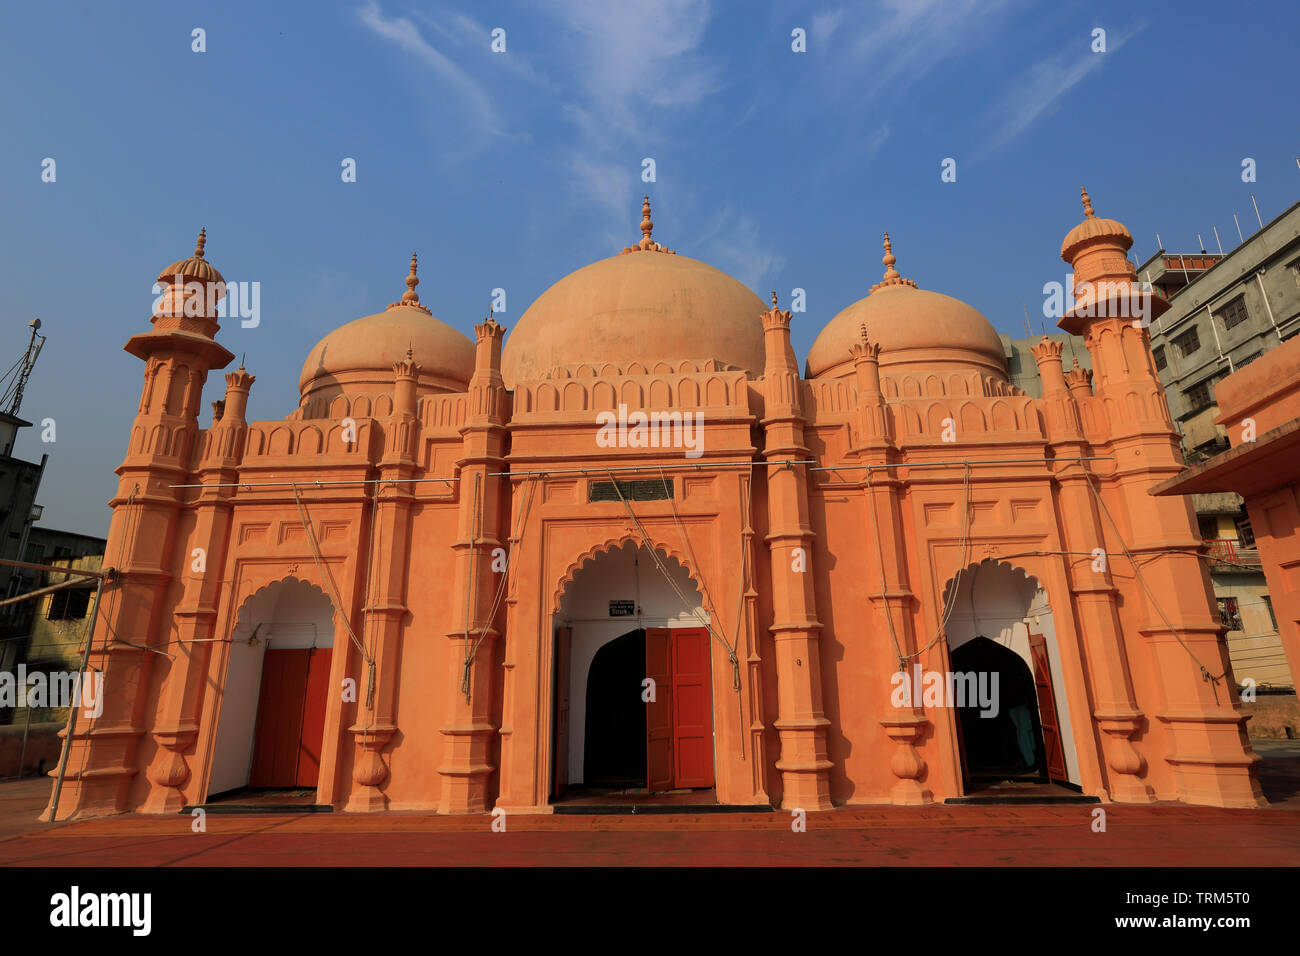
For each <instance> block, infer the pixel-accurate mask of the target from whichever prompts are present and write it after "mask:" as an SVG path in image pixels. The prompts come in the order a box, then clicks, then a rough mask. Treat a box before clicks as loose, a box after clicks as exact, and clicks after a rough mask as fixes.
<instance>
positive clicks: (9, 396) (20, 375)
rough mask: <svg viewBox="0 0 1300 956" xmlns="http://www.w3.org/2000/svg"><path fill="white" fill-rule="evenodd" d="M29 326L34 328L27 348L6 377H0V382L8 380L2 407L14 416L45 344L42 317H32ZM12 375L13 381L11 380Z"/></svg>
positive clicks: (1, 399) (0, 398)
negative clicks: (42, 333) (41, 332)
mask: <svg viewBox="0 0 1300 956" xmlns="http://www.w3.org/2000/svg"><path fill="white" fill-rule="evenodd" d="M27 327H28V328H30V329H31V330H32V335H31V338H30V339H28V340H27V350H26V351H25V352H23V355H22V357H21V358H20V359H19V360H18V361H17V362H15V363H14V364H13V367H12V368H10V369H9V371H8V373H7V374H6V375H5V376H4V378H3V379H0V382H8V387H7V388H6V389H5V392H4V395H3V396H2V397H0V407H3V409H4V411H5V412H6V413H8V414H10V415H14V416H17V414H18V409H19V408H21V407H22V404H23V390H24V389H26V388H27V379H28V378H29V377H30V376H31V374H32V368H33V367H34V366H35V365H36V357H37V356H38V355H40V354H41V347H42V346H43V345H44V344H45V336H43V335H41V334H40V331H41V320H40V319H32V320H31V321H30V322H28V323H27ZM11 377H12V381H10V379H11Z"/></svg>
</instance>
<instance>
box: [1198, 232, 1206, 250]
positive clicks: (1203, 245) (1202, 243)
mask: <svg viewBox="0 0 1300 956" xmlns="http://www.w3.org/2000/svg"><path fill="white" fill-rule="evenodd" d="M1196 241H1197V243H1199V244H1200V247H1201V252H1205V240H1204V239H1202V238H1201V234H1200V233H1199V232H1198V233H1197V234H1196Z"/></svg>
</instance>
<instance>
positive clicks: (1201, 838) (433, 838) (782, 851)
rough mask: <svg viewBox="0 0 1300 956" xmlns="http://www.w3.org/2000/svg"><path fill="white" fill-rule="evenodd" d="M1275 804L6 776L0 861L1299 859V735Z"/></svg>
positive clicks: (1204, 862)
mask: <svg viewBox="0 0 1300 956" xmlns="http://www.w3.org/2000/svg"><path fill="white" fill-rule="evenodd" d="M1258 749H1259V751H1260V752H1261V753H1262V754H1267V755H1268V757H1269V759H1268V760H1267V761H1266V763H1265V768H1266V770H1265V773H1264V774H1262V776H1261V779H1262V782H1263V784H1264V788H1265V793H1266V794H1267V795H1269V796H1270V799H1272V800H1273V801H1274V803H1273V805H1272V806H1271V807H1269V808H1268V809H1263V810H1216V809H1209V808H1204V807H1188V806H1183V805H1180V804H1166V805H1157V806H1148V807H1134V806H1114V805H1112V806H1108V807H1105V808H1104V809H1105V810H1106V831H1105V832H1104V833H1098V832H1094V830H1093V827H1092V823H1093V810H1094V809H1095V807H1093V806H1059V805H1053V806H934V807H923V808H894V807H848V808H841V809H838V810H834V811H831V812H829V813H821V814H810V815H809V816H808V818H807V832H804V833H796V832H793V830H792V828H791V817H790V815H789V814H788V813H785V812H779V811H778V812H773V813H736V814H732V813H716V814H693V813H682V814H671V815H662V816H661V815H654V816H642V815H638V816H621V815H620V816H614V815H596V816H551V815H538V816H526V815H520V816H513V817H509V818H507V819H506V830H505V832H504V833H494V832H492V830H491V823H492V819H491V817H489V816H486V815H484V816H481V817H439V816H436V815H432V814H426V813H393V814H386V815H384V816H366V815H356V814H343V813H325V814H321V813H317V814H312V813H283V814H279V813H277V814H255V815H221V814H212V813H210V814H208V815H207V819H206V824H207V830H206V832H205V833H194V832H192V830H191V824H192V820H191V818H190V817H188V816H168V817H157V816H123V817H113V818H107V819H97V820H87V821H83V822H74V823H65V824H58V825H54V826H51V825H49V824H42V823H39V822H37V821H36V817H37V816H38V815H39V813H40V811H41V809H42V808H43V807H44V806H45V803H46V801H47V799H48V795H49V782H48V781H46V780H24V781H19V782H9V783H5V784H0V865H8V866H14V865H17V866H292V865H312V866H403V865H410V866H447V865H462V866H464V865H468V866H475V865H477V866H520V865H529V864H544V865H551V866H556V865H559V866H569V865H574V866H620V865H622V866H626V865H641V864H644V865H669V866H679V865H687V866H694V865H712V866H752V865H759V866H801V865H812V866H824V865H836V864H850V865H872V866H893V865H906V866H917V865H921V866H977V865H982V866H987V865H993V866H996V865H1075V866H1109V867H1124V866H1298V865H1300V798H1297V791H1298V790H1300V742H1297V741H1278V742H1276V743H1272V744H1270V742H1263V741H1261V742H1260V746H1259V747H1258Z"/></svg>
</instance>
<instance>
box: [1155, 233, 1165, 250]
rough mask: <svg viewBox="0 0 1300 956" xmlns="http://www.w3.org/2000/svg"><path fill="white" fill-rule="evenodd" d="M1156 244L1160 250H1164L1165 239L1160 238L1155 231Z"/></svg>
mask: <svg viewBox="0 0 1300 956" xmlns="http://www.w3.org/2000/svg"><path fill="white" fill-rule="evenodd" d="M1156 245H1157V246H1159V247H1160V251H1161V252H1164V251H1165V241H1164V240H1163V239H1161V238H1160V233H1158V232H1157V233H1156Z"/></svg>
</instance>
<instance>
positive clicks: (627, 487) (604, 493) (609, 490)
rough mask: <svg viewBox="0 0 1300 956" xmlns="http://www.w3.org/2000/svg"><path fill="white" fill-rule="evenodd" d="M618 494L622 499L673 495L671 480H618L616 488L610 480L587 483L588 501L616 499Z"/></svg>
mask: <svg viewBox="0 0 1300 956" xmlns="http://www.w3.org/2000/svg"><path fill="white" fill-rule="evenodd" d="M620 496H621V497H622V499H623V500H624V501H666V500H667V499H669V498H671V497H673V480H672V479H671V478H669V479H668V480H667V481H666V482H665V481H663V480H662V479H660V478H648V479H638V480H635V481H623V480H620V481H619V482H618V487H617V488H615V487H614V482H612V481H593V482H591V483H590V484H589V485H587V500H588V501H618V500H619V498H620Z"/></svg>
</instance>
